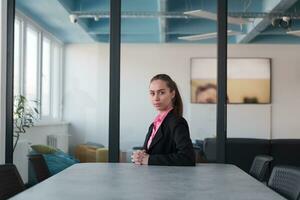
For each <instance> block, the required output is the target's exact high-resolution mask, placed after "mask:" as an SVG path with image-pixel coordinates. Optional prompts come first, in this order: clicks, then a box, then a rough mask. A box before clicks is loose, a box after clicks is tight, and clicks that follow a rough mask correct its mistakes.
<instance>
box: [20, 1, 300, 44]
mask: <svg viewBox="0 0 300 200" xmlns="http://www.w3.org/2000/svg"><path fill="white" fill-rule="evenodd" d="M16 2H17V3H16V7H17V9H18V10H19V11H20V12H21V13H24V14H25V15H27V16H28V17H30V18H31V19H32V20H33V21H35V22H36V23H38V24H39V25H40V26H41V27H43V28H44V29H46V30H47V31H48V32H50V33H52V34H53V35H54V36H55V37H57V38H58V39H59V40H61V41H62V42H64V43H91V42H109V32H110V21H109V11H110V0H17V1H16ZM121 3H122V13H123V14H125V15H123V17H122V20H121V40H122V42H124V43H126V42H128V43H134V42H136V43H143V42H144V43H165V42H166V43H199V44H208V43H213V44H214V43H215V42H216V40H215V39H207V40H201V41H199V42H195V41H193V42H188V41H185V40H179V39H178V37H179V36H188V35H195V34H206V33H212V32H216V31H217V23H216V21H215V20H208V19H204V18H191V17H188V16H186V15H184V14H183V12H184V11H192V10H198V9H201V10H204V11H209V12H213V13H216V12H217V0H185V1H175V0H122V1H121ZM45 8H46V9H45ZM228 10H229V14H230V15H235V16H238V17H243V16H244V15H245V14H251V16H252V19H251V22H250V23H247V24H244V25H232V24H228V29H229V30H233V31H238V32H241V33H242V35H238V36H230V37H229V40H228V41H229V43H263V42H266V43H271V41H272V40H273V39H274V43H280V42H281V43H285V42H286V43H291V41H293V42H294V43H296V44H297V43H299V41H298V37H296V36H292V35H288V34H287V33H286V32H287V31H288V30H300V22H299V20H296V19H292V23H291V27H290V28H289V29H288V30H287V29H283V28H282V27H280V26H278V25H277V26H275V27H273V26H271V22H272V20H271V19H272V18H270V17H269V16H265V14H266V13H268V12H280V13H296V14H297V13H298V12H299V10H300V0H229V1H228ZM71 14H72V15H74V16H75V17H77V18H78V22H77V23H75V24H74V23H71V21H70V19H69V17H70V15H71ZM260 14H262V15H260ZM262 16H265V17H264V18H263V17H262ZM97 17H100V19H97Z"/></svg>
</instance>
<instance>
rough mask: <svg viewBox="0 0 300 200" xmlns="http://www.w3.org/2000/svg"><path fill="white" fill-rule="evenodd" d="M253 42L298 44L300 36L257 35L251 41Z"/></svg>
mask: <svg viewBox="0 0 300 200" xmlns="http://www.w3.org/2000/svg"><path fill="white" fill-rule="evenodd" d="M251 43H253V44H299V43H300V37H297V36H292V35H287V34H285V35H259V36H257V37H256V38H255V39H254V40H253V41H251Z"/></svg>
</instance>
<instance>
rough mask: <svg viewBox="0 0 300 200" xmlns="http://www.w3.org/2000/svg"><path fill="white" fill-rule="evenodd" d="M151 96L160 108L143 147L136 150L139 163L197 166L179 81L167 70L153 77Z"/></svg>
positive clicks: (137, 162) (135, 156) (135, 161)
mask: <svg viewBox="0 0 300 200" xmlns="http://www.w3.org/2000/svg"><path fill="white" fill-rule="evenodd" d="M150 99H151V102H152V104H153V106H154V107H155V108H156V109H157V111H158V112H159V114H158V116H157V117H156V118H155V119H154V122H153V123H152V124H151V125H150V127H149V131H148V134H147V136H146V139H145V142H144V146H143V150H139V151H135V152H134V153H133V154H132V162H134V163H135V164H139V165H175V166H194V165H195V152H194V150H193V145H192V142H191V139H190V134H189V128H188V124H187V122H186V121H185V119H184V118H183V117H182V110H183V108H182V100H181V97H180V94H179V91H178V88H177V85H176V83H175V82H174V81H173V80H172V79H171V78H170V77H169V76H168V75H166V74H158V75H156V76H154V77H153V78H152V79H151V81H150Z"/></svg>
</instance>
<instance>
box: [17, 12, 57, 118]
mask: <svg viewBox="0 0 300 200" xmlns="http://www.w3.org/2000/svg"><path fill="white" fill-rule="evenodd" d="M14 51H15V52H14V95H20V94H21V95H24V96H26V98H27V99H28V100H33V101H38V102H40V103H39V108H40V114H41V115H40V117H41V120H60V119H61V111H60V108H61V87H62V86H61V77H62V76H61V71H62V70H61V67H62V62H61V59H62V56H61V54H62V44H61V42H59V41H58V40H57V39H55V38H54V37H53V36H52V35H51V34H49V33H47V32H46V31H45V30H43V29H42V28H40V27H39V26H38V25H37V24H36V23H35V22H33V21H31V19H29V18H27V17H26V16H24V15H22V14H21V13H18V12H17V15H16V18H15V50H14Z"/></svg>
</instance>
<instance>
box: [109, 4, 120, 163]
mask: <svg viewBox="0 0 300 200" xmlns="http://www.w3.org/2000/svg"><path fill="white" fill-rule="evenodd" d="M120 32H121V0H111V1H110V80H109V162H119V149H120V42H121V38H120V37H121V33H120Z"/></svg>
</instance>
